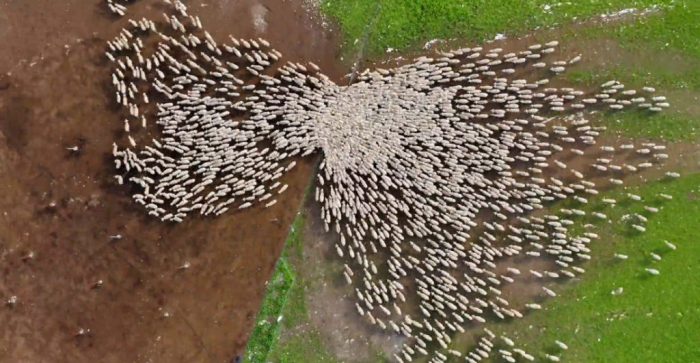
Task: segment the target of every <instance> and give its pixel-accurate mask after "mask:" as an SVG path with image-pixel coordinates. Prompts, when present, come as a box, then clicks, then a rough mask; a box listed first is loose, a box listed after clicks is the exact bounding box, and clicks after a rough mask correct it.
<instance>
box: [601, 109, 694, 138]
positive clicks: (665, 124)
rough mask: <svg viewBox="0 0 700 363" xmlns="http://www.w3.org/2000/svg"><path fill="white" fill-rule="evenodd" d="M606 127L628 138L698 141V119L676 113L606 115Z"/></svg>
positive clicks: (642, 112)
mask: <svg viewBox="0 0 700 363" xmlns="http://www.w3.org/2000/svg"><path fill="white" fill-rule="evenodd" d="M604 121H605V124H606V126H608V128H609V129H610V130H617V131H621V132H622V133H623V134H624V135H625V136H628V137H634V138H636V137H644V138H653V139H664V140H669V141H690V142H692V141H696V140H698V139H700V117H694V116H688V115H684V114H678V113H668V112H666V113H660V114H653V115H650V114H649V113H648V112H645V111H626V112H621V113H606V114H605V116H604Z"/></svg>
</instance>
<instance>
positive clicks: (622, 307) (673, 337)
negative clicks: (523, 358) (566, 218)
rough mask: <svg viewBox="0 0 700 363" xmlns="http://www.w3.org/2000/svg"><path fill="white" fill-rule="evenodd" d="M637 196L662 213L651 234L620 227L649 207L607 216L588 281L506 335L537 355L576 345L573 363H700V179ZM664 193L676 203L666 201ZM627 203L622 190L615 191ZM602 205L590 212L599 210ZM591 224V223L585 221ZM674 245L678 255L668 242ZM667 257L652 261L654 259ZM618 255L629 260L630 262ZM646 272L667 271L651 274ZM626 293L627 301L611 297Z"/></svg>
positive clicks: (649, 188)
mask: <svg viewBox="0 0 700 363" xmlns="http://www.w3.org/2000/svg"><path fill="white" fill-rule="evenodd" d="M633 192H635V193H637V194H639V195H641V196H642V197H643V198H644V200H645V201H646V203H648V204H652V205H658V206H660V207H661V210H660V212H659V213H658V214H656V215H654V216H653V217H651V218H650V219H649V223H648V224H647V231H646V233H643V234H640V233H634V232H632V231H631V229H630V228H629V226H627V225H626V223H618V221H619V220H620V218H621V217H622V216H623V215H625V214H629V213H632V212H634V213H643V214H647V215H648V213H644V211H643V209H642V206H640V205H639V204H638V203H637V204H627V203H622V204H620V205H618V206H617V207H613V208H608V209H607V210H606V211H605V213H606V214H607V215H608V216H609V217H610V218H611V220H612V221H613V223H609V224H607V225H603V226H602V227H601V228H600V229H598V230H597V231H596V232H598V233H599V234H600V235H601V239H600V240H598V241H596V242H594V243H593V244H592V247H591V249H592V251H593V252H592V253H593V256H594V258H593V260H592V261H591V262H590V263H588V264H587V265H585V266H584V267H585V268H586V269H587V270H588V272H587V273H586V274H584V275H583V277H582V281H580V282H578V283H574V284H568V285H563V288H562V289H561V291H560V292H559V296H558V297H557V298H555V299H552V300H548V302H547V303H546V304H544V306H545V309H544V310H542V311H538V312H534V313H531V314H529V315H527V316H526V317H525V318H524V319H522V320H518V321H515V322H513V323H512V324H507V325H501V326H500V327H499V328H498V330H500V331H502V332H506V333H507V334H508V335H509V336H511V337H516V338H517V339H516V340H517V342H518V344H522V346H523V347H525V349H526V350H528V351H530V352H531V353H532V352H543V351H548V352H555V351H556V349H555V347H554V340H555V339H558V340H561V341H564V342H566V343H568V345H569V350H568V351H566V352H563V353H562V360H563V361H567V362H659V363H661V362H694V361H697V360H698V358H699V357H700V345H699V344H698V342H700V329H698V327H700V303H698V302H700V239H699V237H698V231H699V228H700V174H695V175H691V176H687V177H683V178H681V179H679V180H676V181H672V182H656V183H652V184H649V185H646V186H642V187H641V188H635V190H633ZM658 193H666V194H670V195H672V196H673V197H674V198H673V200H671V201H663V202H661V201H660V198H659V197H658ZM610 195H612V196H613V197H617V198H618V200H623V199H624V197H623V196H622V192H613V193H610ZM599 207H600V205H596V204H595V203H594V204H592V205H590V206H588V207H587V209H588V210H594V209H598V208H599ZM585 222H587V223H590V222H591V220H587V221H585ZM664 240H668V241H671V242H673V243H674V244H675V245H676V246H677V247H678V249H677V250H676V251H672V250H671V249H669V248H668V247H666V246H665V244H664V243H663V241H664ZM651 252H655V253H658V254H660V255H662V256H663V259H662V260H661V261H658V262H652V259H651V258H650V255H649V254H650V253H651ZM614 253H623V254H627V255H628V256H629V260H627V261H618V260H616V259H614V258H613V254H614ZM645 267H653V268H656V269H658V270H659V271H661V274H660V275H659V276H650V275H648V274H647V273H646V272H645V271H644V268H645ZM618 287H622V288H624V292H623V294H622V295H620V296H613V295H612V294H611V291H612V290H613V289H616V288H618Z"/></svg>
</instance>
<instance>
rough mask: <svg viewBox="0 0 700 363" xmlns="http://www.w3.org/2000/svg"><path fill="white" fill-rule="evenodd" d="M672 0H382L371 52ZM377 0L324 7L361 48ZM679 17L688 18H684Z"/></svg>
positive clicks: (340, 0) (344, 0)
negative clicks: (566, 0) (556, 0)
mask: <svg viewBox="0 0 700 363" xmlns="http://www.w3.org/2000/svg"><path fill="white" fill-rule="evenodd" d="M672 3H673V1H671V0H607V1H598V0H580V1H572V2H560V3H555V4H553V2H552V1H550V0H413V1H406V0H381V1H380V4H379V7H380V9H379V14H378V19H377V22H376V26H375V27H374V29H372V30H371V33H370V36H369V41H368V45H367V50H368V52H367V54H368V55H370V56H377V55H381V54H383V53H384V52H385V51H386V50H387V49H388V48H394V49H397V50H399V51H405V50H411V49H416V48H419V47H420V46H421V45H422V44H423V43H425V42H426V41H428V40H430V39H434V38H439V39H448V38H460V39H466V40H470V41H481V40H484V39H486V38H491V37H493V36H494V35H495V34H497V33H503V32H508V33H511V34H517V33H521V32H523V31H527V30H530V29H535V28H538V27H544V26H552V25H556V24H559V23H564V22H568V21H570V20H572V19H575V18H588V17H591V16H595V15H598V14H603V13H607V12H611V11H616V10H621V9H625V8H630V7H635V8H646V7H649V6H652V5H662V6H666V5H669V4H672ZM376 4H377V0H324V2H323V6H322V9H323V11H324V12H325V13H327V14H328V15H330V16H331V17H333V18H335V19H336V20H337V22H338V23H339V24H340V27H341V29H342V31H343V33H344V34H345V39H346V41H345V43H346V44H345V46H346V50H347V51H349V52H353V51H356V50H357V49H356V45H357V44H356V40H359V39H362V37H363V34H364V32H365V26H366V24H368V22H369V21H370V20H369V19H368V18H369V17H370V14H372V13H373V10H374V8H375V6H376ZM678 21H687V19H679V20H678Z"/></svg>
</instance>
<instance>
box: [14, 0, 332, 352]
mask: <svg viewBox="0 0 700 363" xmlns="http://www.w3.org/2000/svg"><path fill="white" fill-rule="evenodd" d="M188 5H189V7H190V9H191V12H192V13H194V14H197V15H199V16H200V17H201V18H202V21H203V23H204V26H205V27H206V28H207V29H209V31H210V32H211V33H212V35H213V36H214V37H215V38H217V39H220V40H222V41H223V40H225V39H226V38H225V37H226V36H227V35H228V34H233V35H234V36H236V37H258V36H260V37H263V38H266V39H268V40H269V41H270V42H271V43H272V44H273V46H274V47H276V48H277V49H278V50H280V51H281V52H282V53H283V54H284V55H285V56H286V59H285V60H294V61H314V62H315V63H317V64H318V65H319V66H321V68H322V69H323V71H324V73H326V74H327V75H329V76H330V77H332V79H336V80H337V79H339V78H340V75H341V74H342V73H344V72H345V70H344V69H343V68H342V66H340V63H339V61H338V57H339V48H338V43H339V42H338V40H337V39H336V35H335V32H334V31H333V30H332V29H329V28H327V27H323V26H321V25H320V24H318V23H317V22H314V21H310V20H308V12H307V11H306V10H305V8H304V5H303V1H302V0H287V1H272V0H270V1H257V0H241V1H230V0H209V1H188ZM261 7H262V8H263V9H265V11H260V9H261ZM255 9H258V10H255ZM161 10H162V8H161V5H157V1H146V0H143V1H137V2H136V3H135V4H134V5H133V6H130V7H129V10H128V13H127V16H126V17H125V18H116V17H114V16H112V15H111V14H110V13H108V11H107V9H106V7H105V6H104V1H101V0H91V1H86V0H64V1H51V0H35V1H31V2H26V1H13V0H10V1H3V2H0V195H1V196H2V197H1V198H0V266H2V269H1V270H0V273H1V276H0V298H1V299H2V304H1V305H0V321H1V322H2V328H1V329H0V362H12V363H14V362H119V363H121V362H168V363H170V362H235V361H237V359H238V357H239V356H241V354H242V352H243V349H244V348H245V344H246V341H247V339H248V335H249V333H250V331H251V328H252V325H253V323H254V320H255V315H256V313H257V310H258V309H259V304H260V301H261V299H262V297H263V294H264V291H265V284H266V281H267V279H268V278H269V276H270V274H271V272H272V269H273V266H274V264H275V262H276V261H277V258H278V256H279V253H280V251H281V248H282V244H283V241H284V239H285V237H286V235H287V232H288V228H289V225H290V224H291V221H292V219H293V218H294V215H295V214H296V212H297V206H298V205H299V203H300V199H301V197H302V196H303V194H304V193H303V192H304V189H305V188H306V183H307V181H308V180H309V175H310V173H311V170H312V167H311V166H312V162H311V159H308V160H304V161H303V162H301V163H299V166H298V167H297V168H295V169H294V170H293V171H292V172H290V173H289V174H288V175H287V176H286V177H285V180H284V182H286V183H288V184H289V190H288V191H287V192H286V193H285V194H284V195H283V196H282V197H281V198H280V199H279V202H278V203H277V204H276V205H275V206H274V207H272V208H269V209H263V208H260V207H258V208H253V209H251V210H246V212H244V213H235V212H234V213H227V214H225V215H224V216H222V217H220V218H216V219H199V218H191V219H188V220H187V221H185V222H184V223H182V224H180V225H171V224H163V223H160V222H158V221H156V220H154V219H151V218H148V217H147V216H146V214H145V213H144V212H143V210H142V209H140V208H137V207H136V206H135V204H134V203H132V201H131V199H130V193H129V190H127V189H126V188H124V187H121V186H118V185H116V184H115V183H114V182H113V179H112V170H113V165H112V162H111V144H112V140H113V138H114V137H115V135H116V133H117V132H118V129H119V127H120V122H119V120H118V119H117V118H116V113H115V110H116V107H115V106H114V105H113V101H112V99H111V96H110V95H111V88H110V87H109V71H110V67H109V66H108V65H107V63H106V59H105V57H104V54H103V53H104V50H105V41H106V40H108V39H111V38H112V37H113V36H114V35H116V33H117V32H118V31H119V30H120V29H121V27H122V26H123V25H124V24H125V23H126V19H128V18H137V19H138V18H141V17H143V16H147V17H160V14H159V13H160V11H161ZM254 14H257V17H255V16H253V15H254ZM254 19H255V20H256V21H258V22H260V21H264V22H265V23H266V26H265V27H264V28H261V27H260V26H259V24H258V26H256V24H255V22H254ZM72 146H78V147H79V149H80V151H79V152H72V151H69V150H67V149H66V148H68V147H72ZM116 235H120V236H121V238H118V239H117V238H112V237H116ZM111 236H112V237H111ZM186 264H189V268H183V266H186ZM12 296H16V298H17V302H16V304H5V303H4V302H5V301H7V300H8V299H10V298H11V297H12Z"/></svg>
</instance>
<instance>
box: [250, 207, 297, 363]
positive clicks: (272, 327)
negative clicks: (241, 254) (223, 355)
mask: <svg viewBox="0 0 700 363" xmlns="http://www.w3.org/2000/svg"><path fill="white" fill-rule="evenodd" d="M304 223H305V220H304V217H303V216H302V215H301V214H299V215H298V216H297V218H296V219H295V220H294V223H293V224H292V227H291V230H290V234H289V237H288V238H287V241H286V242H285V248H284V251H283V252H282V256H281V257H280V259H279V260H278V261H277V265H276V266H275V271H274V272H273V274H272V279H271V280H270V282H269V284H268V285H267V290H266V292H265V298H264V300H263V303H262V306H261V307H260V312H259V313H258V316H257V318H256V323H255V328H254V329H253V332H252V334H251V336H250V339H249V340H248V346H247V347H246V354H245V361H246V362H249V363H259V362H265V361H266V360H267V357H268V355H269V353H270V351H271V350H272V349H273V347H274V346H275V345H276V344H277V340H278V339H279V335H280V328H281V324H280V320H279V318H280V317H282V321H284V317H285V315H284V314H283V313H284V312H286V311H287V310H288V308H287V306H288V305H289V304H288V300H289V298H290V296H294V295H293V292H294V291H295V288H294V287H295V286H296V273H295V271H294V268H293V267H292V265H291V264H290V263H289V261H288V259H289V252H290V250H296V249H298V248H300V247H299V246H301V231H302V228H303V226H304Z"/></svg>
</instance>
